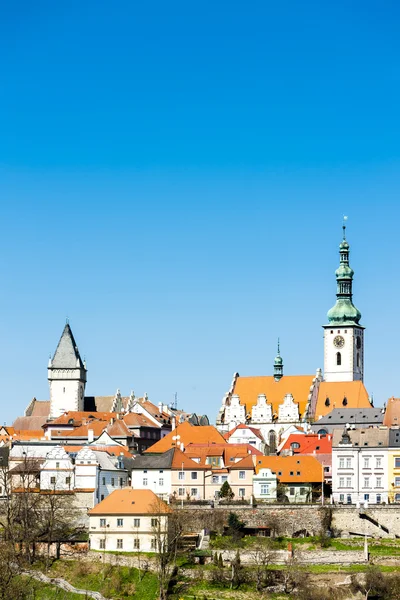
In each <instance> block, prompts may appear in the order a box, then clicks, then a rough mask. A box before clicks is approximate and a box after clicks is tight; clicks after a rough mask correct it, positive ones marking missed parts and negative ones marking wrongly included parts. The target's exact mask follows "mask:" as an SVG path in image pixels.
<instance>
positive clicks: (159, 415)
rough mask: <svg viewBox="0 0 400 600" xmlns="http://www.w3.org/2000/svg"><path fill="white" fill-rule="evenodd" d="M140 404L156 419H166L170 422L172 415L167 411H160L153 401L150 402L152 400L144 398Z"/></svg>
mask: <svg viewBox="0 0 400 600" xmlns="http://www.w3.org/2000/svg"><path fill="white" fill-rule="evenodd" d="M140 404H141V406H143V408H144V409H145V410H147V412H148V413H150V414H151V415H152V416H153V417H154V418H155V419H158V420H159V421H164V420H165V421H166V422H167V423H168V421H170V420H171V416H170V415H168V414H167V413H165V412H162V411H161V412H160V409H159V407H158V406H156V405H155V404H153V403H152V402H150V400H143V402H141V403H140Z"/></svg>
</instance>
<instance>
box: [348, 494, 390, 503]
mask: <svg viewBox="0 0 400 600" xmlns="http://www.w3.org/2000/svg"><path fill="white" fill-rule="evenodd" d="M369 500H370V494H364V501H365V502H369ZM394 501H395V502H400V494H396V496H395V500H394ZM339 502H345V494H339ZM375 502H376V504H380V503H381V502H382V495H381V494H376V500H375ZM346 504H352V499H351V494H347V496H346Z"/></svg>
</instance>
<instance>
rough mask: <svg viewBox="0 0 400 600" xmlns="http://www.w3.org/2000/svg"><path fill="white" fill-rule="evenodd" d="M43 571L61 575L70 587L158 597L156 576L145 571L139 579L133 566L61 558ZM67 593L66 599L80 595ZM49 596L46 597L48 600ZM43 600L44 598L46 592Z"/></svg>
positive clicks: (129, 597)
mask: <svg viewBox="0 0 400 600" xmlns="http://www.w3.org/2000/svg"><path fill="white" fill-rule="evenodd" d="M46 574H47V575H48V576H49V577H62V578H63V579H65V580H66V581H68V582H69V583H71V584H72V585H73V586H74V587H77V588H80V589H86V590H92V591H96V592H100V593H102V594H103V595H104V596H105V597H107V598H114V597H116V598H117V597H119V596H123V597H124V598H126V600H156V598H157V597H158V584H157V579H156V577H155V576H154V575H153V574H152V573H146V574H144V576H143V578H142V580H141V581H139V571H138V570H137V569H135V568H130V567H118V566H111V565H103V564H102V563H86V562H78V561H72V560H66V561H62V560H61V561H56V562H55V563H54V564H53V565H52V567H51V568H50V570H49V571H48V572H47V573H46ZM70 596H71V597H70ZM70 596H67V597H66V598H67V600H75V599H78V598H80V599H82V598H83V596H78V595H77V594H71V595H70ZM51 598H52V596H49V600H50V599H51ZM40 600H42V597H41V596H40ZM43 600H47V596H46V595H44V596H43Z"/></svg>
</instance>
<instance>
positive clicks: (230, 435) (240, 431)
mask: <svg viewBox="0 0 400 600" xmlns="http://www.w3.org/2000/svg"><path fill="white" fill-rule="evenodd" d="M224 438H225V439H226V441H227V442H228V444H250V445H251V446H254V448H256V449H257V450H259V451H260V452H262V453H263V454H268V453H269V452H268V450H269V447H268V444H267V443H266V442H265V440H264V437H263V435H262V433H261V431H260V429H256V428H255V427H250V426H249V425H245V424H244V423H240V424H239V425H236V427H234V428H233V429H231V430H230V431H228V432H227V433H224Z"/></svg>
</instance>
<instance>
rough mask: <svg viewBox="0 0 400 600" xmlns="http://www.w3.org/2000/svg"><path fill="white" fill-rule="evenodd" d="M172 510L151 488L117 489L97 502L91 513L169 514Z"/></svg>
mask: <svg viewBox="0 0 400 600" xmlns="http://www.w3.org/2000/svg"><path fill="white" fill-rule="evenodd" d="M171 512H172V510H171V509H170V508H169V506H168V505H167V504H165V502H163V501H162V500H160V499H159V498H158V497H157V496H156V494H155V493H154V492H152V491H151V490H133V489H131V488H124V489H120V490H115V491H114V492H112V493H111V494H110V495H109V496H107V498H105V499H104V500H102V501H101V502H100V503H99V504H97V505H96V506H95V507H94V508H92V510H90V511H89V515H146V514H168V513H171Z"/></svg>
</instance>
